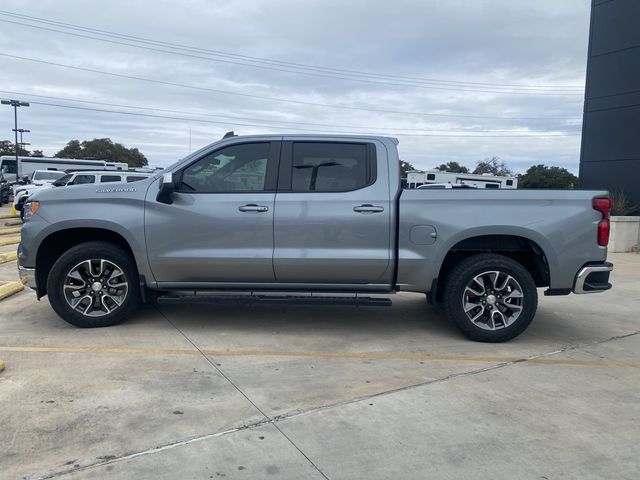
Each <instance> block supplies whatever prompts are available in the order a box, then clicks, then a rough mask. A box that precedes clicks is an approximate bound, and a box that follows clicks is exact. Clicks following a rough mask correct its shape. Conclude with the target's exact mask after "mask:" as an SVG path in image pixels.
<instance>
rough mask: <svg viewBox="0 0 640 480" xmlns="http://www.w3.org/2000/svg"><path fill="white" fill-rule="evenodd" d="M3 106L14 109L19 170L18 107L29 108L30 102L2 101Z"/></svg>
mask: <svg viewBox="0 0 640 480" xmlns="http://www.w3.org/2000/svg"><path fill="white" fill-rule="evenodd" d="M2 105H11V106H12V107H13V121H14V125H15V128H14V129H13V131H14V132H15V134H16V168H18V107H28V106H29V102H21V101H20V100H2Z"/></svg>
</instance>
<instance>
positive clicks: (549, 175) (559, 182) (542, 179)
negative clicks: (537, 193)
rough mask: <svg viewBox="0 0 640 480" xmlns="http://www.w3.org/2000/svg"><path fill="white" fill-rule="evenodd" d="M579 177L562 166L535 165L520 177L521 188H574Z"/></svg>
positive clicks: (519, 184) (519, 185)
mask: <svg viewBox="0 0 640 480" xmlns="http://www.w3.org/2000/svg"><path fill="white" fill-rule="evenodd" d="M577 184H578V177H576V176H575V175H574V174H573V173H571V172H570V171H568V170H567V169H566V168H561V167H547V166H545V165H534V166H533V167H530V168H529V169H528V170H527V171H526V173H525V174H524V175H521V176H520V178H519V179H518V187H519V188H556V189H558V188H565V189H566V188H573V187H574V186H576V185H577Z"/></svg>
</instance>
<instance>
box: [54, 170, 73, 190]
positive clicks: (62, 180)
mask: <svg viewBox="0 0 640 480" xmlns="http://www.w3.org/2000/svg"><path fill="white" fill-rule="evenodd" d="M71 177H72V174H71V173H67V174H66V175H65V176H63V177H60V178H59V179H58V180H56V181H55V182H53V186H54V187H64V186H65V185H66V184H67V182H68V181H69V179H70V178H71Z"/></svg>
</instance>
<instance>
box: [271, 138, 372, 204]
mask: <svg viewBox="0 0 640 480" xmlns="http://www.w3.org/2000/svg"><path fill="white" fill-rule="evenodd" d="M294 143H331V144H336V143H344V144H351V145H353V144H356V145H365V146H366V152H367V153H366V155H367V156H366V162H367V165H366V168H367V184H366V185H363V186H362V187H358V188H354V189H352V190H330V191H324V190H318V191H315V190H310V191H293V190H292V180H293V178H292V177H293V144H294ZM377 173H378V158H377V155H376V146H375V144H374V143H371V142H340V141H325V142H323V141H318V140H306V141H305V140H302V141H296V142H293V141H284V142H282V153H281V155H280V171H279V173H278V192H279V193H280V192H282V193H287V192H289V193H345V192H355V191H358V190H362V189H363V188H367V187H370V186H371V185H373V184H374V183H376V180H377Z"/></svg>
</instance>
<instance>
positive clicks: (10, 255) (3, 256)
mask: <svg viewBox="0 0 640 480" xmlns="http://www.w3.org/2000/svg"><path fill="white" fill-rule="evenodd" d="M16 258H18V253H17V252H6V253H0V263H7V262H13V261H14V260H15V259H16Z"/></svg>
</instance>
